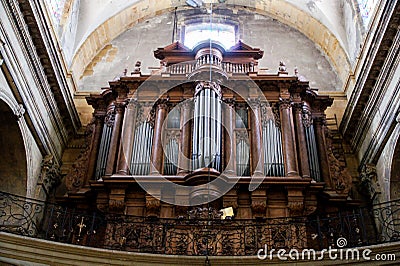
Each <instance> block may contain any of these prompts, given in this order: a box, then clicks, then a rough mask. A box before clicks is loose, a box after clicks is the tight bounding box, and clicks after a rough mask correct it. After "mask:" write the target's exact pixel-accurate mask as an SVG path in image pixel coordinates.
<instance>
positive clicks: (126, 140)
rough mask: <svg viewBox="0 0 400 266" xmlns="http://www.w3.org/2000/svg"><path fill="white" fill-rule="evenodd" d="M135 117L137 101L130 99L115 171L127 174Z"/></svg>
mask: <svg viewBox="0 0 400 266" xmlns="http://www.w3.org/2000/svg"><path fill="white" fill-rule="evenodd" d="M136 117H137V102H136V101H134V100H131V101H130V102H129V104H128V106H127V108H126V112H125V116H124V122H123V127H122V135H121V147H120V150H119V155H118V166H117V173H118V174H121V175H128V174H129V163H130V161H131V158H132V145H133V138H134V134H135V124H136Z"/></svg>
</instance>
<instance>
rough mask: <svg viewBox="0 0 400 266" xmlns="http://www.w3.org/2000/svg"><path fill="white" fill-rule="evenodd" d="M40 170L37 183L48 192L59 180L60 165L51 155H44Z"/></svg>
mask: <svg viewBox="0 0 400 266" xmlns="http://www.w3.org/2000/svg"><path fill="white" fill-rule="evenodd" d="M41 165H42V170H41V174H40V177H41V178H40V181H39V185H42V186H43V188H44V189H45V190H46V192H47V193H50V192H51V191H52V190H53V189H54V188H55V187H56V186H57V185H59V184H60V182H61V170H60V166H59V165H58V164H57V162H56V161H55V159H54V156H53V155H46V156H45V157H44V158H43V160H42V164H41Z"/></svg>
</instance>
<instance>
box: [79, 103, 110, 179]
mask: <svg viewBox="0 0 400 266" xmlns="http://www.w3.org/2000/svg"><path fill="white" fill-rule="evenodd" d="M105 116H106V112H105V110H102V111H98V110H95V112H94V114H93V119H94V121H93V127H94V128H93V133H92V134H93V137H92V143H91V144H90V153H89V162H88V171H87V173H86V179H85V184H84V186H85V187H88V186H89V180H91V179H93V178H94V175H95V172H96V163H97V156H98V153H99V148H100V143H101V136H102V134H103V127H104V118H105Z"/></svg>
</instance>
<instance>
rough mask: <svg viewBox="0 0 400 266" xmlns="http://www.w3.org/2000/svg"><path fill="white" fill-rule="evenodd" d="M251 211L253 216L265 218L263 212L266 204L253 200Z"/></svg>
mask: <svg viewBox="0 0 400 266" xmlns="http://www.w3.org/2000/svg"><path fill="white" fill-rule="evenodd" d="M251 210H252V211H253V215H255V216H261V217H265V212H266V210H267V202H266V200H263V199H253V201H252V203H251Z"/></svg>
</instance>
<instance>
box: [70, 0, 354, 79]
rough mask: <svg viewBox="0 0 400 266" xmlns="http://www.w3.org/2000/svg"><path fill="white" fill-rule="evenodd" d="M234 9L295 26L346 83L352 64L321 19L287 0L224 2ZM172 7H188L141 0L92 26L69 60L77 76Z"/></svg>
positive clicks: (77, 77)
mask: <svg viewBox="0 0 400 266" xmlns="http://www.w3.org/2000/svg"><path fill="white" fill-rule="evenodd" d="M226 6H229V7H231V8H234V9H240V8H247V9H250V10H252V11H254V12H256V13H258V14H261V15H267V16H270V17H272V18H274V19H277V20H278V21H280V22H282V23H284V24H286V25H288V26H290V27H293V28H295V29H296V30H298V31H300V32H301V33H303V34H304V35H305V36H307V37H308V38H309V39H310V40H312V41H313V42H314V43H316V44H317V45H318V46H319V47H320V48H321V49H322V50H323V51H324V52H325V54H326V55H327V56H328V58H329V59H330V61H331V63H332V65H333V67H334V69H335V70H336V72H337V73H338V76H339V78H340V79H341V81H342V82H343V84H346V82H347V79H348V75H349V73H350V69H351V64H350V61H349V58H348V55H347V53H346V51H345V49H344V48H343V44H342V43H341V42H340V41H339V40H338V39H337V38H336V36H335V35H334V34H333V33H332V32H331V31H330V30H329V29H328V28H327V27H326V26H325V25H324V24H322V23H321V22H320V21H318V20H317V19H316V18H314V17H312V16H311V15H309V14H307V13H306V12H304V11H302V10H300V9H298V8H296V7H295V6H293V5H292V4H290V3H287V2H285V1H280V0H272V1H265V2H261V1H248V2H246V3H244V4H243V5H240V6H238V5H233V4H226ZM175 7H179V8H180V9H188V8H189V7H187V6H186V5H185V4H184V2H182V3H181V1H179V2H172V3H171V1H158V2H157V4H155V3H154V1H152V0H143V1H139V2H137V3H135V4H133V5H132V6H131V7H129V8H126V9H124V10H123V11H121V12H119V13H118V14H116V15H114V16H112V17H111V18H109V19H108V20H107V21H105V22H104V23H102V24H101V25H99V26H98V27H97V28H95V29H94V30H93V31H92V32H91V33H90V34H89V35H88V36H87V37H86V38H85V39H84V40H83V41H82V42H81V44H80V45H79V46H78V48H77V50H76V52H75V55H74V58H73V60H72V65H71V70H72V72H73V74H74V76H75V79H76V80H79V79H80V78H81V77H82V75H83V73H84V71H85V69H86V67H87V66H88V65H89V64H90V63H91V62H92V60H93V59H94V57H95V56H96V55H97V54H98V53H99V52H101V51H102V49H104V47H106V45H107V44H109V43H110V42H111V41H112V40H113V39H115V38H116V37H118V36H119V35H120V34H122V33H123V32H125V31H126V30H128V29H130V28H132V27H133V26H134V25H136V24H138V23H140V22H142V21H144V20H145V19H148V18H152V17H155V16H158V15H161V14H164V13H167V12H172V11H173V10H174V9H175Z"/></svg>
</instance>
